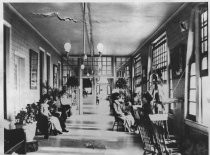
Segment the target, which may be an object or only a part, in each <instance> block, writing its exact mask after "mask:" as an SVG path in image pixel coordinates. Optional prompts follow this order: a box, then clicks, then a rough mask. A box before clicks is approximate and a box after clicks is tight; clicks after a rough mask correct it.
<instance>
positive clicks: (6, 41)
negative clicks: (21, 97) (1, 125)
mask: <svg viewBox="0 0 210 155" xmlns="http://www.w3.org/2000/svg"><path fill="white" fill-rule="evenodd" d="M9 45H10V28H9V27H7V26H6V25H4V44H3V46H4V53H3V70H4V75H3V98H4V119H7V110H8V107H7V95H8V92H7V79H8V78H9V76H8V66H9V48H10V47H9Z"/></svg>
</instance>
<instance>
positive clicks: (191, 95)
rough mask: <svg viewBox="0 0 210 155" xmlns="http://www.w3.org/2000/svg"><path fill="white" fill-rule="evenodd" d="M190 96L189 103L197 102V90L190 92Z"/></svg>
mask: <svg viewBox="0 0 210 155" xmlns="http://www.w3.org/2000/svg"><path fill="white" fill-rule="evenodd" d="M189 93H190V95H189V101H194V102H195V101H196V90H190V91H189Z"/></svg>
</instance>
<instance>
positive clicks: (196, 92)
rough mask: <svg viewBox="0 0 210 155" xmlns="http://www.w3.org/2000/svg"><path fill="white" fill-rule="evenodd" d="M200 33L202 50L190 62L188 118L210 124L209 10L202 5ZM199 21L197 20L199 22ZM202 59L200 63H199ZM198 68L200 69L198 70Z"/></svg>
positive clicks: (197, 43) (196, 52) (195, 52)
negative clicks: (209, 99)
mask: <svg viewBox="0 0 210 155" xmlns="http://www.w3.org/2000/svg"><path fill="white" fill-rule="evenodd" d="M196 21H197V20H196ZM198 21H199V30H198V31H199V35H195V37H196V38H198V39H199V42H195V44H196V46H199V47H200V51H199V52H198V51H194V53H193V55H192V57H191V59H190V63H189V74H188V75H189V76H188V77H189V83H188V84H189V87H188V109H187V110H188V111H187V118H188V119H190V120H193V121H197V122H198V123H203V124H208V122H209V121H210V119H209V116H210V115H209V110H207V109H209V108H210V105H209V101H208V99H207V98H208V96H209V94H208V92H209V90H210V89H209V88H208V83H209V80H208V66H209V64H208V52H209V51H208V10H207V7H203V6H201V7H200V10H199V20H198ZM198 21H197V22H198ZM198 60H200V63H198ZM198 68H199V69H200V70H198Z"/></svg>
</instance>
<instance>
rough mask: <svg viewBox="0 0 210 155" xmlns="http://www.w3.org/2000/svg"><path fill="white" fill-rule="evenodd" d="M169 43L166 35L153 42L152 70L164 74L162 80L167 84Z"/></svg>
mask: <svg viewBox="0 0 210 155" xmlns="http://www.w3.org/2000/svg"><path fill="white" fill-rule="evenodd" d="M166 47H167V43H166V34H165V33H163V34H162V35H161V36H160V37H159V38H157V39H156V40H155V41H154V42H153V47H152V68H153V71H157V70H159V71H160V72H161V73H162V80H163V82H164V83H165V82H166V80H167V68H166V67H167V65H168V64H167V62H168V56H167V48H166Z"/></svg>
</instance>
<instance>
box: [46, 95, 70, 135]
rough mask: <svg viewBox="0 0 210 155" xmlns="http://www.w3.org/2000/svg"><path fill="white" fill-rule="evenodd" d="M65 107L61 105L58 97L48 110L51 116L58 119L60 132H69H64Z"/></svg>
mask: <svg viewBox="0 0 210 155" xmlns="http://www.w3.org/2000/svg"><path fill="white" fill-rule="evenodd" d="M65 107H66V106H64V105H62V104H61V102H60V99H59V96H56V100H55V101H54V103H53V104H52V106H51V108H50V112H51V114H52V115H53V116H55V117H57V118H58V119H59V121H60V124H61V128H62V132H69V131H68V130H66V124H65V122H66V118H67V116H66V115H67V114H66V110H67V109H65ZM63 113H64V114H63Z"/></svg>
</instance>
